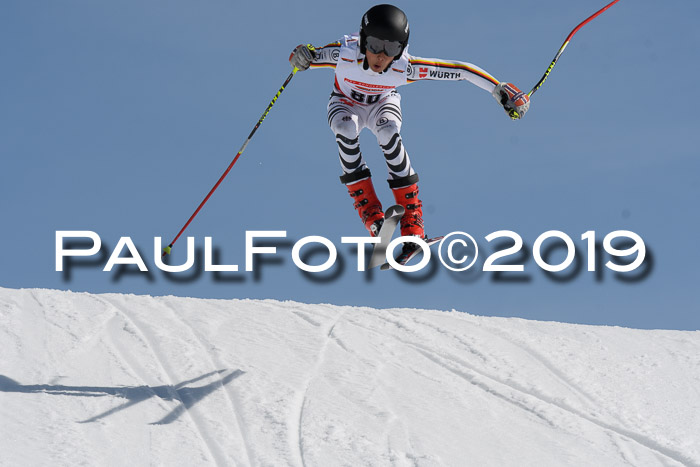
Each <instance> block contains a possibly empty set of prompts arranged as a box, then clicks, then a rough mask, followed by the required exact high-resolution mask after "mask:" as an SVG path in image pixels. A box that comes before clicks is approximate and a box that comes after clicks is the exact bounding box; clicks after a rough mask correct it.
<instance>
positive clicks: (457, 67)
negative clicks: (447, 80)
mask: <svg viewBox="0 0 700 467" xmlns="http://www.w3.org/2000/svg"><path fill="white" fill-rule="evenodd" d="M410 63H411V66H421V65H423V66H433V67H440V68H449V69H453V70H464V71H466V72H469V73H471V74H473V75H476V76H479V77H481V78H483V79H485V80H487V81H490V82H491V83H493V84H496V85H497V84H498V80H497V79H496V78H494V77H493V76H491V75H490V74H488V73H486V72H485V71H483V70H480V69H478V68H473V67H471V66H469V65H468V64H466V63H453V62H444V61H440V60H411V61H410ZM408 81H409V82H414V81H416V80H408Z"/></svg>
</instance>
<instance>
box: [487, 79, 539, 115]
mask: <svg viewBox="0 0 700 467" xmlns="http://www.w3.org/2000/svg"><path fill="white" fill-rule="evenodd" d="M492 94H493V97H495V98H496V100H497V101H498V102H499V103H500V104H501V105H502V106H503V108H504V109H505V111H506V113H507V114H508V116H509V117H510V118H512V119H513V120H517V119H519V118H523V116H524V115H525V113H526V112H527V110H528V109H529V108H530V97H529V96H528V95H527V94H525V93H524V92H522V91H521V90H520V89H518V87H517V86H515V85H514V84H512V83H505V82H504V83H499V84H498V86H496V89H494V90H493V93H492Z"/></svg>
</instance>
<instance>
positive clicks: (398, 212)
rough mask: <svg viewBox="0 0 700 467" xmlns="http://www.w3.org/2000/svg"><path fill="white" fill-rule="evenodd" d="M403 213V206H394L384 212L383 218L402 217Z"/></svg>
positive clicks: (404, 210)
mask: <svg viewBox="0 0 700 467" xmlns="http://www.w3.org/2000/svg"><path fill="white" fill-rule="evenodd" d="M404 212H406V209H404V207H403V206H401V205H400V204H395V205H393V206H389V207H388V208H387V209H386V211H384V217H393V216H403V214H404Z"/></svg>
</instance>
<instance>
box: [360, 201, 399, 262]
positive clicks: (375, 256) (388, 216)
mask: <svg viewBox="0 0 700 467" xmlns="http://www.w3.org/2000/svg"><path fill="white" fill-rule="evenodd" d="M404 212H405V209H404V208H403V206H401V205H398V204H396V205H394V206H389V207H388V208H387V210H386V211H384V224H382V228H381V229H380V230H379V235H377V237H379V243H376V244H375V245H374V250H373V251H372V257H371V258H370V260H369V268H370V269H372V268H376V267H377V266H381V265H382V264H384V263H385V262H386V247H387V246H389V243H390V242H391V237H393V236H394V231H395V230H396V226H397V225H399V221H400V220H401V218H402V217H403V214H404Z"/></svg>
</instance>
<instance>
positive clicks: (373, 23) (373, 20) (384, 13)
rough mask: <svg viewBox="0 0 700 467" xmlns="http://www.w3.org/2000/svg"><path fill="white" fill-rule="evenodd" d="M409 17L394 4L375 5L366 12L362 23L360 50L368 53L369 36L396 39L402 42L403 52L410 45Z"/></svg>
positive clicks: (399, 56) (398, 55)
mask: <svg viewBox="0 0 700 467" xmlns="http://www.w3.org/2000/svg"><path fill="white" fill-rule="evenodd" d="M409 32H410V31H409V29H408V18H406V14H405V13H404V12H403V11H401V10H400V9H399V8H397V7H395V6H393V5H386V4H384V5H375V6H373V7H372V8H370V9H369V10H367V13H365V14H364V16H363V17H362V24H361V25H360V52H362V53H363V54H366V53H367V36H372V37H376V38H377V39H382V40H385V41H396V42H399V43H400V44H401V51H400V52H399V53H398V54H397V55H396V56H395V57H394V59H395V60H398V59H399V58H401V54H402V53H403V51H404V49H405V48H406V46H407V45H408V34H409Z"/></svg>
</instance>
